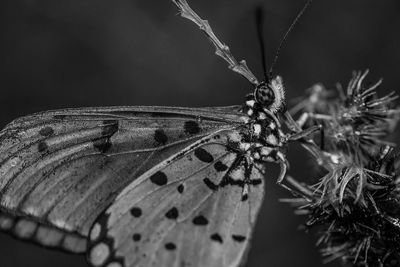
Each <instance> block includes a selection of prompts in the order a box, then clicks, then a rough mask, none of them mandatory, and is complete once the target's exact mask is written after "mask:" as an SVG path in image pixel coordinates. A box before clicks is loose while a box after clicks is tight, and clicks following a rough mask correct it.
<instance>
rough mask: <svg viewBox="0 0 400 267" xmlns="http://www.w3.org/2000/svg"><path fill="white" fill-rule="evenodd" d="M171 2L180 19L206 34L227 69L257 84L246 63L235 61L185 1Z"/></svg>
mask: <svg viewBox="0 0 400 267" xmlns="http://www.w3.org/2000/svg"><path fill="white" fill-rule="evenodd" d="M172 2H174V4H175V5H177V6H178V8H179V10H180V13H181V16H182V17H184V18H186V19H188V20H191V21H192V22H194V23H195V24H196V25H197V26H199V28H200V30H202V31H203V32H204V33H205V34H206V36H207V38H208V39H209V40H210V42H211V43H212V44H213V45H214V46H215V54H216V55H217V56H220V57H221V58H223V59H224V60H225V61H226V62H228V64H229V69H231V70H232V71H234V72H237V73H239V74H240V75H242V76H244V77H245V78H246V79H247V80H249V81H250V82H251V83H252V84H254V85H257V84H259V82H258V80H257V78H256V77H255V76H254V74H253V73H252V72H251V70H250V69H249V68H248V67H247V64H246V61H245V60H241V61H239V62H238V61H237V60H236V59H235V57H234V56H233V55H232V53H231V51H230V49H229V47H228V46H227V45H226V44H224V43H223V42H221V41H220V40H219V39H218V37H217V36H216V35H215V34H214V32H213V30H212V28H211V27H210V24H209V23H208V21H207V20H203V19H202V18H201V17H200V16H199V15H197V13H196V12H194V11H193V9H191V8H190V6H189V4H188V3H187V1H186V0H172Z"/></svg>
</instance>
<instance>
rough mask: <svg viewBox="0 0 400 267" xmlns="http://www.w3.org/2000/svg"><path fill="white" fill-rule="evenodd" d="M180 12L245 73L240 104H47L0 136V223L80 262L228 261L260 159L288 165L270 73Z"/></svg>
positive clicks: (245, 241)
mask: <svg viewBox="0 0 400 267" xmlns="http://www.w3.org/2000/svg"><path fill="white" fill-rule="evenodd" d="M173 2H174V3H175V4H176V5H177V6H178V7H179V10H180V12H181V15H182V16H183V17H185V18H187V19H189V20H191V21H192V22H194V23H195V24H197V25H198V26H199V27H200V29H201V30H202V31H203V32H204V33H205V34H206V35H207V37H208V38H209V39H210V41H211V42H212V43H213V44H214V46H215V48H216V54H217V55H218V56H220V57H222V58H223V59H224V60H225V61H227V62H228V64H229V67H230V68H231V69H232V70H233V71H234V72H237V73H239V74H241V75H242V76H243V77H245V78H246V79H248V80H249V82H250V83H251V84H253V86H254V93H252V94H249V95H248V96H247V97H246V100H245V104H244V105H242V106H229V107H215V108H177V107H144V106H137V107H104V108H81V109H65V110H56V111H47V112H42V113H37V114H33V115H29V116H26V117H22V118H19V119H17V120H15V121H13V122H11V123H10V124H9V125H7V126H6V127H5V128H4V129H3V130H2V131H1V132H0V152H1V153H0V162H1V163H0V207H1V209H0V210H1V212H0V229H2V230H3V231H8V232H10V233H12V234H14V235H15V236H17V237H19V238H21V239H25V240H29V241H33V242H36V243H39V244H41V245H44V246H47V247H52V248H59V249H62V250H65V251H69V252H73V253H86V254H87V258H88V262H89V263H90V264H91V265H92V266H96V267H98V266H106V267H123V266H124V267H131V266H239V265H240V264H242V262H243V260H244V259H245V256H246V253H247V251H248V248H249V244H250V239H251V234H252V230H253V228H254V224H255V222H256V218H257V213H258V211H259V208H260V206H261V203H262V199H263V196H264V187H263V183H264V180H263V179H264V176H266V175H267V174H268V170H267V169H266V166H265V163H266V162H276V163H279V164H280V166H281V173H280V176H279V178H278V183H282V182H283V181H284V177H285V173H286V169H287V166H288V163H287V160H286V157H285V151H286V146H287V144H288V142H289V141H291V140H297V139H300V138H302V137H304V136H307V135H308V134H309V133H310V132H312V131H314V130H315V129H310V130H308V131H301V130H300V129H297V128H296V125H295V123H293V122H292V121H291V120H290V118H287V120H285V122H286V123H287V124H288V126H289V128H290V129H291V130H292V131H293V132H294V133H290V134H285V133H283V130H282V124H281V118H282V117H285V116H286V117H287V116H288V115H287V113H286V112H285V91H284V86H283V82H282V78H281V77H279V76H277V77H275V78H268V79H266V81H258V79H257V78H256V77H255V76H254V75H253V73H252V72H251V71H250V69H249V68H248V67H247V65H246V62H245V61H237V60H236V59H235V58H234V57H233V55H232V54H231V52H230V50H229V48H228V47H227V46H226V45H225V44H223V43H222V42H221V41H220V40H219V39H218V38H217V37H216V36H215V34H214V33H213V31H212V29H211V27H210V26H209V24H208V23H207V21H205V20H203V19H201V18H200V17H199V16H198V15H197V14H196V13H195V12H194V11H193V10H192V9H191V8H190V6H189V5H188V3H187V2H186V0H174V1H173Z"/></svg>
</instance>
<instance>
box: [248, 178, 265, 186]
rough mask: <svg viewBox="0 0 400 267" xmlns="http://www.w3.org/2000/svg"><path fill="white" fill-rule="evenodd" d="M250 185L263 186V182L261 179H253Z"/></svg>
mask: <svg viewBox="0 0 400 267" xmlns="http://www.w3.org/2000/svg"><path fill="white" fill-rule="evenodd" d="M250 184H252V185H260V184H262V180H261V179H253V180H251V181H250Z"/></svg>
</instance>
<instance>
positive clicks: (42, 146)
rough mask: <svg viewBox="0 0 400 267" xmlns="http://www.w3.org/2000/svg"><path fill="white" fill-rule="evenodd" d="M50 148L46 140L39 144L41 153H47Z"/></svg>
mask: <svg viewBox="0 0 400 267" xmlns="http://www.w3.org/2000/svg"><path fill="white" fill-rule="evenodd" d="M48 150H49V146H48V145H47V143H46V142H44V141H43V142H40V143H39V144H38V151H39V152H40V153H46V152H48Z"/></svg>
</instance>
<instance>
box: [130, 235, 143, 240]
mask: <svg viewBox="0 0 400 267" xmlns="http://www.w3.org/2000/svg"><path fill="white" fill-rule="evenodd" d="M132 239H133V241H135V242H137V241H140V239H142V236H141V234H133V236H132Z"/></svg>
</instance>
